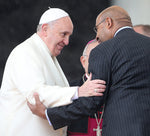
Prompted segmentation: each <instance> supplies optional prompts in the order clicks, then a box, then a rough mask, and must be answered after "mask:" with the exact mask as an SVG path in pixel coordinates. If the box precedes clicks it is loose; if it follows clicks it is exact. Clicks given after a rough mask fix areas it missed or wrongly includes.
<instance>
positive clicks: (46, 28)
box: [42, 24, 49, 36]
mask: <svg viewBox="0 0 150 136" xmlns="http://www.w3.org/2000/svg"><path fill="white" fill-rule="evenodd" d="M48 28H49V26H48V24H43V25H42V32H43V34H44V36H47V31H48Z"/></svg>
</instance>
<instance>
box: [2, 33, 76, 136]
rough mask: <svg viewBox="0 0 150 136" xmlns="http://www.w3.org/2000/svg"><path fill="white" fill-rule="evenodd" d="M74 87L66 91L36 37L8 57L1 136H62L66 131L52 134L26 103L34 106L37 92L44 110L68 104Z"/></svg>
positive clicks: (54, 62) (53, 61)
mask: <svg viewBox="0 0 150 136" xmlns="http://www.w3.org/2000/svg"><path fill="white" fill-rule="evenodd" d="M76 89H77V88H76V87H71V88H70V87H69V85H68V82H67V79H66V77H65V75H64V73H63V71H62V69H61V67H60V66H59V64H58V61H57V59H56V58H55V57H51V55H50V52H49V50H48V48H47V46H46V45H45V44H44V42H43V41H42V40H41V39H40V37H39V36H38V35H37V34H34V35H32V36H31V37H30V38H29V39H27V40H26V41H25V42H23V43H21V44H20V45H18V46H17V47H16V48H15V49H14V50H13V51H12V52H11V54H10V56H9V58H8V60H7V62H6V66H5V70H4V76H3V80H2V86H1V90H0V126H1V127H0V136H63V135H66V127H65V128H62V129H58V130H54V129H53V127H52V126H50V125H49V123H48V121H47V120H44V119H41V118H39V117H38V116H35V115H33V114H32V113H31V111H30V109H29V108H28V107H27V101H26V99H29V101H30V102H32V103H34V98H33V92H38V94H39V95H40V99H41V100H42V102H44V104H45V105H46V106H47V107H53V106H58V105H65V104H68V103H70V102H71V98H72V97H73V96H74V95H75V92H76Z"/></svg>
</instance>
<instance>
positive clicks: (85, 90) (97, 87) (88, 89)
mask: <svg viewBox="0 0 150 136" xmlns="http://www.w3.org/2000/svg"><path fill="white" fill-rule="evenodd" d="M91 79H92V74H91V73H90V76H89V78H88V80H87V81H86V82H85V83H84V84H83V85H82V86H81V87H79V89H78V96H79V97H85V96H103V92H104V91H105V89H106V85H105V84H106V82H105V81H104V80H99V79H96V80H91Z"/></svg>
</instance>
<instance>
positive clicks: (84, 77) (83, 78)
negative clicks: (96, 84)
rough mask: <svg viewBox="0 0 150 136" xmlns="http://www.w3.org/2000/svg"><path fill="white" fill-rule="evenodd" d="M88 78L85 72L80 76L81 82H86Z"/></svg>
mask: <svg viewBox="0 0 150 136" xmlns="http://www.w3.org/2000/svg"><path fill="white" fill-rule="evenodd" d="M88 78H89V75H88V74H87V73H85V74H84V75H83V76H82V80H83V82H86V80H87V79H88Z"/></svg>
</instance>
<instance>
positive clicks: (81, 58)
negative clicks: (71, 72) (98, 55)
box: [80, 56, 85, 69]
mask: <svg viewBox="0 0 150 136" xmlns="http://www.w3.org/2000/svg"><path fill="white" fill-rule="evenodd" d="M80 62H81V64H82V67H83V68H84V69H85V57H84V56H81V57H80Z"/></svg>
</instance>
